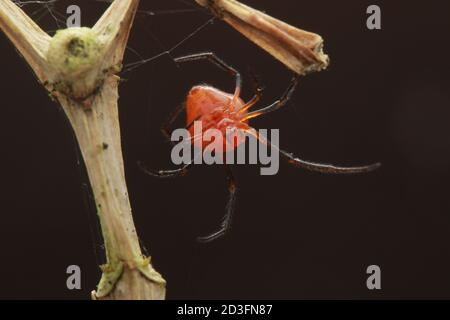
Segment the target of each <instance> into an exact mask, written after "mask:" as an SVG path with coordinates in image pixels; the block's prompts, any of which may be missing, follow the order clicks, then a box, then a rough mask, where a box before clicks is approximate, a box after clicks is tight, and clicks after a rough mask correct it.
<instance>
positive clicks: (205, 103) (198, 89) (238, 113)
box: [186, 85, 250, 152]
mask: <svg viewBox="0 0 450 320" xmlns="http://www.w3.org/2000/svg"><path fill="white" fill-rule="evenodd" d="M244 107H245V102H244V101H242V99H241V98H239V97H238V96H237V95H236V94H235V95H233V94H229V93H226V92H223V91H221V90H218V89H216V88H213V87H210V86H205V85H200V86H195V87H193V88H192V89H191V90H190V92H189V94H188V96H187V99H186V125H187V126H188V127H189V132H190V134H191V137H195V133H194V131H195V130H194V125H193V123H194V121H201V123H202V137H203V134H204V133H205V131H206V130H208V129H217V130H219V131H220V132H221V133H222V138H223V149H222V151H225V152H228V151H232V150H234V149H235V148H237V147H238V146H239V145H241V144H242V143H244V142H245V137H244V136H243V135H240V134H238V135H236V136H235V138H234V143H233V141H230V143H226V141H227V139H226V137H227V130H228V132H230V130H233V131H241V132H244V131H245V130H248V129H249V128H250V127H249V125H248V120H246V119H244V118H245V116H246V115H247V110H246V109H245V108H244ZM243 108H244V109H243ZM197 139H198V137H195V138H193V139H192V143H194V142H195V141H196V140H197ZM197 141H198V140H197ZM210 143H211V141H204V140H203V139H202V147H203V148H206V147H207V146H208V145H209V144H210Z"/></svg>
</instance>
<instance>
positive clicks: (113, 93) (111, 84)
mask: <svg viewBox="0 0 450 320" xmlns="http://www.w3.org/2000/svg"><path fill="white" fill-rule="evenodd" d="M138 4H139V0H120V1H114V2H113V3H112V5H111V6H110V7H109V9H108V10H107V11H106V12H105V14H104V15H103V16H102V17H101V18H100V20H99V21H98V22H97V24H96V25H95V26H94V27H93V28H92V29H89V28H71V29H66V30H60V31H58V32H57V34H56V35H55V36H54V37H53V38H51V37H50V36H48V35H47V34H46V33H45V32H44V31H42V30H41V29H40V28H39V27H38V26H37V25H36V24H35V23H34V22H33V21H32V20H31V19H30V18H29V17H28V16H27V15H26V14H25V13H24V12H23V11H22V10H21V9H20V8H18V7H17V6H16V5H15V4H14V3H13V2H12V1H10V0H0V29H2V30H3V31H4V32H5V33H6V35H7V36H8V37H9V39H11V41H12V42H13V44H14V45H15V46H16V48H17V49H18V50H19V51H20V53H21V54H22V55H23V56H24V58H25V59H26V61H27V62H28V63H29V65H30V66H31V67H32V69H33V70H34V72H35V74H36V75H37V77H38V79H39V81H40V82H41V83H42V84H43V85H44V86H45V87H46V88H47V89H48V90H49V91H50V92H51V93H52V95H53V96H54V97H55V98H56V99H57V100H58V101H59V103H60V104H61V105H62V107H63V109H64V111H65V112H66V114H67V116H68V118H69V120H70V123H71V124H72V127H73V130H74V131H75V134H76V136H77V139H78V143H79V145H80V149H81V152H82V154H83V158H84V161H85V164H86V168H87V171H88V175H89V180H90V183H91V186H92V190H93V193H94V196H95V202H96V205H97V213H98V216H99V219H100V223H101V228H102V233H103V238H104V243H105V249H106V255H107V263H106V264H105V265H103V266H102V272H103V274H102V278H101V280H100V283H99V285H98V288H97V291H96V292H93V293H92V297H93V298H94V299H163V298H164V297H165V281H164V279H163V278H162V277H161V275H160V274H159V273H157V272H156V271H155V270H154V269H153V267H152V265H151V263H150V259H149V258H146V257H144V256H143V254H142V252H141V248H140V246H139V241H138V237H137V235H136V231H135V227H134V223H133V218H132V214H131V207H130V202H129V199H128V193H127V187H126V183H125V174H124V168H123V158H122V150H121V141H120V127H119V118H118V110H117V100H118V88H117V87H118V80H119V78H118V77H117V76H116V75H115V74H116V73H117V72H118V71H119V70H120V68H121V62H122V58H123V54H124V51H125V48H126V44H127V41H128V36H129V32H130V29H131V26H132V24H133V19H134V16H135V13H136V10H137V7H138Z"/></svg>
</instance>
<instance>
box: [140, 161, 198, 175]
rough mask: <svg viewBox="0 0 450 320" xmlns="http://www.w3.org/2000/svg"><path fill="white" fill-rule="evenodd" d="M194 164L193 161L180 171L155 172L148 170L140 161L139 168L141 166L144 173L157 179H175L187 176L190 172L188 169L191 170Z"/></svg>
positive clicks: (179, 169)
mask: <svg viewBox="0 0 450 320" xmlns="http://www.w3.org/2000/svg"><path fill="white" fill-rule="evenodd" d="M193 163H194V161H191V162H189V163H187V164H185V165H184V166H182V167H181V168H178V169H173V170H158V171H153V170H151V169H149V168H147V167H146V166H145V165H144V164H143V163H142V162H141V161H138V166H139V169H141V170H142V171H143V172H145V173H146V174H148V175H150V176H153V177H157V178H174V177H178V176H184V175H186V174H187V172H188V169H189V168H190V166H191V165H192V164H193Z"/></svg>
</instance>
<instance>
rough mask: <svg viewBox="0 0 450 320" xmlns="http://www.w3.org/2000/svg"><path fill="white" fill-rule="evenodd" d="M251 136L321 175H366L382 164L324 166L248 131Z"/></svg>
mask: <svg viewBox="0 0 450 320" xmlns="http://www.w3.org/2000/svg"><path fill="white" fill-rule="evenodd" d="M247 132H248V133H249V134H251V135H253V136H254V137H255V138H256V139H258V140H259V141H261V142H262V143H264V144H266V145H267V146H268V147H273V148H274V149H275V150H277V151H278V152H279V153H280V154H281V155H282V156H283V157H284V158H285V159H286V160H287V161H288V162H289V163H290V164H292V165H294V166H296V167H299V168H303V169H306V170H309V171H315V172H321V173H331V174H355V173H365V172H370V171H373V170H375V169H378V168H379V167H380V166H381V163H379V162H377V163H373V164H370V165H367V166H359V167H340V166H335V165H331V164H323V163H316V162H310V161H306V160H302V159H299V158H297V157H295V156H294V155H293V154H292V153H290V152H287V151H284V150H282V149H280V148H279V147H278V146H276V145H274V144H272V143H271V142H270V141H269V140H268V139H266V138H265V137H262V136H261V135H259V134H257V133H255V132H254V131H251V130H249V131H247Z"/></svg>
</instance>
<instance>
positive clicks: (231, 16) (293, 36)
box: [195, 0, 329, 75]
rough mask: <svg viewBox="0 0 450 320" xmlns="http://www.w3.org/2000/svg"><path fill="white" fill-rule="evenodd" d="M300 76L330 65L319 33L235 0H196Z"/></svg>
mask: <svg viewBox="0 0 450 320" xmlns="http://www.w3.org/2000/svg"><path fill="white" fill-rule="evenodd" d="M195 1H196V2H197V3H198V4H200V5H201V6H203V7H206V8H208V9H209V10H210V11H211V12H212V13H213V14H214V15H216V16H217V17H219V18H220V19H222V20H224V21H226V22H227V23H228V24H230V25H231V26H232V27H234V28H235V29H236V30H238V31H239V32H240V33H242V34H243V35H244V36H246V37H247V38H248V39H250V40H251V41H252V42H254V43H255V44H257V45H258V46H260V47H261V48H263V49H264V50H266V51H267V52H269V53H270V54H271V55H272V56H274V57H275V58H276V59H278V60H279V61H281V62H282V63H283V64H285V65H286V66H287V67H288V68H289V69H291V70H292V71H294V72H295V73H297V74H299V75H305V74H308V73H310V72H315V71H320V70H323V69H325V68H326V67H327V66H328V63H329V60H328V56H327V55H326V54H324V53H323V51H322V48H323V40H322V37H321V36H319V35H318V34H315V33H311V32H308V31H304V30H301V29H298V28H296V27H293V26H291V25H289V24H287V23H285V22H283V21H280V20H278V19H275V18H273V17H271V16H269V15H267V14H265V13H263V12H261V11H258V10H256V9H253V8H251V7H249V6H246V5H244V4H242V3H240V2H238V1H235V0H195Z"/></svg>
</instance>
